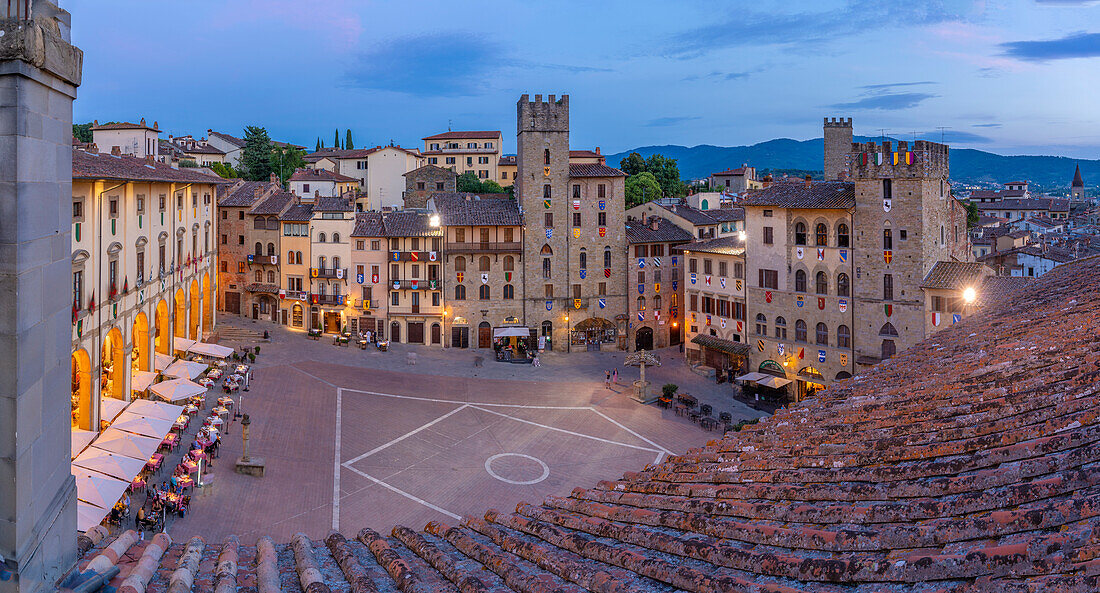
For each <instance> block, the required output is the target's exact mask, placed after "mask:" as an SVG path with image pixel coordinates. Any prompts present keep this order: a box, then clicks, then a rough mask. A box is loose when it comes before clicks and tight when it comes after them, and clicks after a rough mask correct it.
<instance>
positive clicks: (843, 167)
mask: <svg viewBox="0 0 1100 593" xmlns="http://www.w3.org/2000/svg"><path fill="white" fill-rule="evenodd" d="M823 129H824V132H825V134H824V138H825V162H824V169H823V172H824V179H825V181H836V180H838V179H841V177H842V176H844V175H847V174H848V158H847V155H848V150H849V149H850V148H851V147H852V118H850V117H847V118H845V117H841V118H836V117H834V118H831V119H830V118H828V117H826V118H825V123H824V126H823Z"/></svg>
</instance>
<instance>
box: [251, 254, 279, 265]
mask: <svg viewBox="0 0 1100 593" xmlns="http://www.w3.org/2000/svg"><path fill="white" fill-rule="evenodd" d="M248 263H250V264H260V265H265V266H274V265H277V264H278V263H279V256H277V255H249V256H248Z"/></svg>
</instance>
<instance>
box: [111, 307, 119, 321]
mask: <svg viewBox="0 0 1100 593" xmlns="http://www.w3.org/2000/svg"><path fill="white" fill-rule="evenodd" d="M111 315H112V316H113V317H114V318H115V319H118V303H111Z"/></svg>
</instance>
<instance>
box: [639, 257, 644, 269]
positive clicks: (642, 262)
mask: <svg viewBox="0 0 1100 593" xmlns="http://www.w3.org/2000/svg"><path fill="white" fill-rule="evenodd" d="M644 267H645V258H644V257H639V258H638V268H644Z"/></svg>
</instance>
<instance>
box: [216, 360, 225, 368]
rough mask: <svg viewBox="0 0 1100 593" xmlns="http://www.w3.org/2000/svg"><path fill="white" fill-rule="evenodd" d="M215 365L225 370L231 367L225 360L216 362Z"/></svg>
mask: <svg viewBox="0 0 1100 593" xmlns="http://www.w3.org/2000/svg"><path fill="white" fill-rule="evenodd" d="M214 365H215V366H217V367H219V368H223V369H224V368H225V367H227V366H229V363H227V362H225V361H224V360H219V361H217V362H215V363H214Z"/></svg>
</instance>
